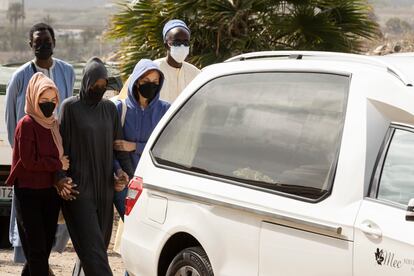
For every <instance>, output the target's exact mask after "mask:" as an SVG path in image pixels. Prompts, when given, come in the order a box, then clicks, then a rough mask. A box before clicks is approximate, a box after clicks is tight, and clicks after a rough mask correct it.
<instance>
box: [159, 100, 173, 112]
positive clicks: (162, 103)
mask: <svg viewBox="0 0 414 276" xmlns="http://www.w3.org/2000/svg"><path fill="white" fill-rule="evenodd" d="M170 106H171V104H170V103H169V102H166V101H164V100H158V107H159V109H160V110H162V111H163V112H166V111H167V110H168V108H170Z"/></svg>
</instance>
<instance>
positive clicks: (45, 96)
mask: <svg viewBox="0 0 414 276" xmlns="http://www.w3.org/2000/svg"><path fill="white" fill-rule="evenodd" d="M57 100H58V99H57V96H56V92H55V91H54V90H53V89H51V88H49V89H47V90H46V91H44V92H43V93H42V94H41V95H40V98H39V103H40V104H41V103H49V102H51V103H54V104H57Z"/></svg>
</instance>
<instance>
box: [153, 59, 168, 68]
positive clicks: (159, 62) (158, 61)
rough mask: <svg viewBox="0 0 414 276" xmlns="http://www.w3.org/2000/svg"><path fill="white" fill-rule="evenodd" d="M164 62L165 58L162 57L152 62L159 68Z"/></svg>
mask: <svg viewBox="0 0 414 276" xmlns="http://www.w3.org/2000/svg"><path fill="white" fill-rule="evenodd" d="M165 61H166V59H165V57H163V58H159V59H156V60H154V63H155V64H157V65H158V66H159V65H161V63H163V62H165Z"/></svg>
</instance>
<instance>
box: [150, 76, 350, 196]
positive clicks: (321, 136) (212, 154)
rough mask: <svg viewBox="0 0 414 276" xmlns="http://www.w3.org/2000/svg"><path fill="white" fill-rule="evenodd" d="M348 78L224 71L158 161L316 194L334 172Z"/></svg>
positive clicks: (166, 134) (182, 118)
mask: <svg viewBox="0 0 414 276" xmlns="http://www.w3.org/2000/svg"><path fill="white" fill-rule="evenodd" d="M348 88H349V78H348V77H345V76H340V75H332V74H319V73H280V72H278V73H252V74H239V75H230V76H224V77H221V78H218V79H215V80H213V81H211V82H209V83H207V84H206V85H205V86H203V87H202V88H201V89H200V90H199V91H197V92H196V93H195V94H194V95H193V96H192V97H191V98H190V99H189V100H188V101H187V102H186V103H185V105H184V106H183V107H182V108H181V110H179V112H178V113H177V114H176V115H175V116H174V117H173V118H172V119H171V121H170V122H169V123H168V125H167V126H166V127H165V129H164V130H163V132H162V133H161V135H160V136H159V138H158V140H157V142H156V144H155V146H154V147H153V150H152V153H153V156H154V158H155V160H156V161H157V162H158V163H159V164H163V165H168V166H173V167H178V168H181V169H185V170H190V171H194V172H198V173H202V174H206V175H212V176H218V177H222V178H227V179H230V180H235V181H238V182H240V183H243V184H247V185H252V186H254V187H260V188H264V189H269V190H271V191H279V192H284V193H288V194H292V195H297V196H301V197H307V198H310V199H317V198H320V197H322V196H323V195H325V194H326V193H327V192H328V191H329V189H330V182H331V181H330V180H332V175H333V174H332V173H333V172H334V170H335V164H336V161H335V160H336V156H337V153H338V149H339V145H340V138H341V133H342V128H343V122H344V114H345V107H346V99H347V94H348Z"/></svg>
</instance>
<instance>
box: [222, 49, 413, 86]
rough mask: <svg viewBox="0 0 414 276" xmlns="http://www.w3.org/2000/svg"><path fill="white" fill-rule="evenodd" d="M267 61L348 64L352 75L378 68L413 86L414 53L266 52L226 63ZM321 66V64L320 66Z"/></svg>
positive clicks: (248, 55)
mask: <svg viewBox="0 0 414 276" xmlns="http://www.w3.org/2000/svg"><path fill="white" fill-rule="evenodd" d="M259 60H261V61H265V60H273V61H275V60H279V61H281V60H308V61H309V60H310V61H326V64H327V65H325V66H323V65H322V68H325V67H326V68H329V65H328V64H329V63H330V62H331V63H332V62H334V63H335V64H336V65H339V64H345V63H346V64H347V65H346V66H345V68H347V69H346V71H348V72H349V73H352V71H355V70H354V69H357V67H360V66H362V65H363V66H365V67H377V68H381V69H382V70H385V71H386V72H388V73H390V74H392V75H394V76H395V77H396V78H398V79H399V80H400V81H402V82H403V83H404V85H406V86H413V84H414V73H413V70H412V69H411V70H410V65H412V64H413V62H414V53H411V55H409V56H407V55H404V56H367V55H358V54H347V53H337V52H321V51H264V52H253V53H247V54H242V55H238V56H235V57H233V58H230V59H228V60H227V61H226V62H242V61H259ZM319 65H321V64H319Z"/></svg>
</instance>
